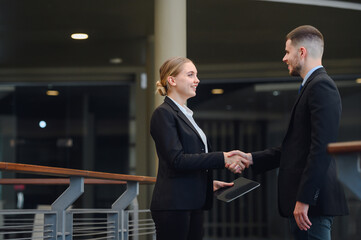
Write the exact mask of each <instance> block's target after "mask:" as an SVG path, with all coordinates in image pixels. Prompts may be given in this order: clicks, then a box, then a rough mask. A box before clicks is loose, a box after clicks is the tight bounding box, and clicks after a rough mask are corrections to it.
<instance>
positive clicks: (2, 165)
mask: <svg viewBox="0 0 361 240" xmlns="http://www.w3.org/2000/svg"><path fill="white" fill-rule="evenodd" d="M0 170H3V171H11V172H19V173H29V174H38V175H47V176H58V177H72V176H77V177H84V178H98V179H108V180H121V181H134V182H139V183H141V184H153V183H155V180H156V178H155V177H147V176H135V175H126V174H117V173H104V172H95V171H88V170H79V169H68V168H59V167H47V166H39V165H31V164H20V163H9V162H0Z"/></svg>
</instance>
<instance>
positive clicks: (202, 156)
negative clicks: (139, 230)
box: [150, 57, 248, 240]
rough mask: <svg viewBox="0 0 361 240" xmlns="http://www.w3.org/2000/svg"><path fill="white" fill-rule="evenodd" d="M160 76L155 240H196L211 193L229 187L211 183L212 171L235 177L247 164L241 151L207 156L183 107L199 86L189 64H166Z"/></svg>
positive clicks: (154, 123) (155, 121) (154, 129)
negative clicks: (161, 101) (228, 173)
mask: <svg viewBox="0 0 361 240" xmlns="http://www.w3.org/2000/svg"><path fill="white" fill-rule="evenodd" d="M159 72H160V80H159V81H157V83H156V86H157V92H158V93H159V94H160V95H162V96H166V97H165V99H164V103H163V104H161V105H160V106H159V107H158V108H157V109H156V110H155V111H154V113H153V115H152V119H151V123H150V133H151V135H152V137H153V139H154V142H155V145H156V149H157V155H158V158H159V168H158V175H157V182H156V184H155V187H154V191H153V197H152V202H151V206H150V210H151V213H152V218H153V220H154V222H155V226H156V235H157V240H170V239H172V240H200V239H202V235H203V210H206V209H209V208H210V207H211V205H212V198H213V191H214V190H217V189H219V188H222V187H226V186H232V185H233V183H226V182H221V181H213V179H212V171H211V169H220V168H224V167H225V166H226V165H227V167H228V168H229V169H230V170H231V171H232V172H238V173H239V172H240V171H241V170H243V169H244V168H245V165H246V164H248V163H247V162H241V161H240V157H239V155H238V154H237V153H238V152H239V151H232V152H228V153H225V152H210V147H209V144H208V141H207V138H206V135H205V134H204V132H203V131H202V130H201V129H200V128H199V126H198V125H197V123H196V122H195V121H194V119H193V117H192V115H193V112H192V111H191V110H190V109H189V108H188V107H187V106H186V105H185V104H186V101H187V99H189V98H191V97H194V96H195V95H196V90H197V87H198V84H199V79H198V77H197V69H196V67H195V65H194V64H193V62H192V61H191V60H189V59H187V58H183V57H174V58H172V59H169V60H167V61H166V62H164V64H163V65H162V66H161V68H160V70H159ZM228 155H234V156H232V157H227V156H228Z"/></svg>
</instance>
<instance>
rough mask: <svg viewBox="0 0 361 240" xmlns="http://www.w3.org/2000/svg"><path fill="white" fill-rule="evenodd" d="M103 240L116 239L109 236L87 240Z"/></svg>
mask: <svg viewBox="0 0 361 240" xmlns="http://www.w3.org/2000/svg"><path fill="white" fill-rule="evenodd" d="M101 239H114V237H112V236H109V237H98V238H88V239H87V240H101Z"/></svg>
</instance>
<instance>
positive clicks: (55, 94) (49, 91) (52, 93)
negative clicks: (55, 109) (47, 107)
mask: <svg viewBox="0 0 361 240" xmlns="http://www.w3.org/2000/svg"><path fill="white" fill-rule="evenodd" d="M46 95H48V96H58V95H59V91H57V90H47V91H46Z"/></svg>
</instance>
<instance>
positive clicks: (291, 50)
mask: <svg viewBox="0 0 361 240" xmlns="http://www.w3.org/2000/svg"><path fill="white" fill-rule="evenodd" d="M285 52H286V53H285V56H284V57H283V59H282V61H283V62H284V63H286V64H287V66H288V71H289V74H290V75H291V76H300V72H301V70H302V64H301V61H300V55H299V53H300V52H299V49H298V48H296V47H295V46H293V45H292V44H291V40H290V39H288V40H287V41H286V47H285Z"/></svg>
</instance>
